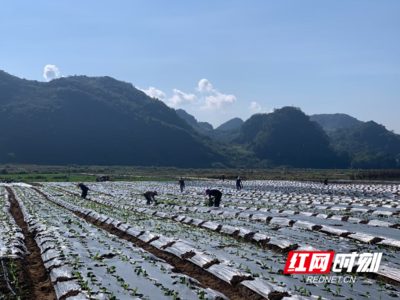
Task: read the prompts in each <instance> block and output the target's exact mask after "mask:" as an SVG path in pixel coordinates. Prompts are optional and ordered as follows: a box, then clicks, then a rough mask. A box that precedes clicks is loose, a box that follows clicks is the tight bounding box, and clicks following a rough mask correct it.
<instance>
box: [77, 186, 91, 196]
mask: <svg viewBox="0 0 400 300" xmlns="http://www.w3.org/2000/svg"><path fill="white" fill-rule="evenodd" d="M78 188H80V189H81V190H82V195H81V197H82V198H83V199H86V196H87V193H88V190H89V188H88V187H87V186H86V185H84V184H83V183H79V184H78Z"/></svg>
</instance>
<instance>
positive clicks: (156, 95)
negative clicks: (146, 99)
mask: <svg viewBox="0 0 400 300" xmlns="http://www.w3.org/2000/svg"><path fill="white" fill-rule="evenodd" d="M139 90H141V91H142V92H144V93H145V94H146V95H147V96H150V97H152V98H158V99H160V100H165V98H166V95H165V93H164V92H163V91H161V90H158V89H156V88H155V87H152V86H151V87H149V89H148V90H142V89H139Z"/></svg>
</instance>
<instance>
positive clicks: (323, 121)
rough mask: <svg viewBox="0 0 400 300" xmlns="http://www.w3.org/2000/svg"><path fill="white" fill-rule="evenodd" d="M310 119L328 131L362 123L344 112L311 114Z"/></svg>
mask: <svg viewBox="0 0 400 300" xmlns="http://www.w3.org/2000/svg"><path fill="white" fill-rule="evenodd" d="M310 120H311V121H315V122H317V123H318V124H319V125H321V126H322V128H323V129H324V130H325V131H326V132H328V133H331V132H333V131H335V130H336V129H339V128H344V127H350V126H356V125H360V124H362V123H363V122H362V121H360V120H357V119H356V118H353V117H352V116H349V115H346V114H319V115H311V116H310Z"/></svg>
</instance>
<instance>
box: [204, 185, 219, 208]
mask: <svg viewBox="0 0 400 300" xmlns="http://www.w3.org/2000/svg"><path fill="white" fill-rule="evenodd" d="M206 195H208V205H209V206H213V205H214V207H219V203H220V201H221V198H222V193H221V192H220V191H219V190H210V189H207V190H206Z"/></svg>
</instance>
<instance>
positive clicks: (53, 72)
mask: <svg viewBox="0 0 400 300" xmlns="http://www.w3.org/2000/svg"><path fill="white" fill-rule="evenodd" d="M43 77H44V79H46V80H47V81H50V80H53V79H56V78H58V77H60V70H58V68H57V67H56V66H55V65H46V66H45V67H44V72H43Z"/></svg>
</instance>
